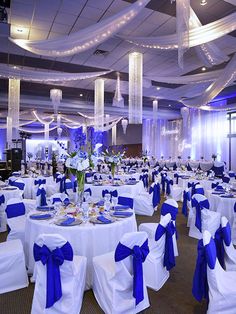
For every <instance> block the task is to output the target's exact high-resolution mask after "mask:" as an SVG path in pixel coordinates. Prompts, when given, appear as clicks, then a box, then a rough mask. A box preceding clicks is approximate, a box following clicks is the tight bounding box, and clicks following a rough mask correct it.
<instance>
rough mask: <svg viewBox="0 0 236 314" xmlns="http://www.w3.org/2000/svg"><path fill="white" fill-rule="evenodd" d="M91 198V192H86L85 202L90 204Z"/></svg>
mask: <svg viewBox="0 0 236 314" xmlns="http://www.w3.org/2000/svg"><path fill="white" fill-rule="evenodd" d="M89 197H90V193H89V192H84V199H85V202H88V199H89Z"/></svg>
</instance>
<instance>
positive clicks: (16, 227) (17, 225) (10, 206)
mask: <svg viewBox="0 0 236 314" xmlns="http://www.w3.org/2000/svg"><path fill="white" fill-rule="evenodd" d="M25 212H26V211H25V205H24V203H23V201H22V199H20V198H11V199H9V200H8V202H7V206H6V216H7V225H8V230H9V233H8V235H7V241H9V240H13V239H20V240H21V242H22V245H23V247H24V243H25V221H26V216H25Z"/></svg>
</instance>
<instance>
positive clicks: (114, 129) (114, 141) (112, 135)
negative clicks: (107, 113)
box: [111, 124, 116, 145]
mask: <svg viewBox="0 0 236 314" xmlns="http://www.w3.org/2000/svg"><path fill="white" fill-rule="evenodd" d="M111 145H116V124H115V125H114V126H113V127H112V129H111Z"/></svg>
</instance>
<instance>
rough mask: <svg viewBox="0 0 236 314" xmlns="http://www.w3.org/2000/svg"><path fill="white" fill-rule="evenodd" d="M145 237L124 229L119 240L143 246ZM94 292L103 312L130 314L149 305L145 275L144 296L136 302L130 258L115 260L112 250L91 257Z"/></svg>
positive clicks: (129, 244)
mask: <svg viewBox="0 0 236 314" xmlns="http://www.w3.org/2000/svg"><path fill="white" fill-rule="evenodd" d="M146 240H147V234H146V233H145V232H131V233H126V234H125V235H124V236H123V237H122V238H121V240H120V243H122V244H123V245H125V246H126V247H129V248H131V249H133V247H134V246H135V245H138V246H142V245H143V243H144V242H145V241H146ZM93 265H94V283H93V292H94V295H95V297H96V300H97V302H98V304H99V305H100V307H101V308H102V310H103V311H104V312H105V313H106V314H124V313H125V314H133V313H138V312H140V311H142V310H144V309H145V308H147V307H149V299H148V294H147V288H146V284H145V279H144V281H143V294H144V299H143V300H142V301H141V302H140V303H139V304H138V305H137V306H135V298H134V297H133V258H132V256H128V257H127V258H125V259H124V260H121V261H119V262H115V260H114V252H111V253H108V254H104V255H100V256H96V257H94V258H93Z"/></svg>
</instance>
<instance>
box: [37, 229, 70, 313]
mask: <svg viewBox="0 0 236 314" xmlns="http://www.w3.org/2000/svg"><path fill="white" fill-rule="evenodd" d="M33 251H34V259H35V262H36V264H35V273H34V275H35V279H36V284H38V285H39V286H40V287H42V291H43V293H46V308H51V307H52V306H53V305H54V304H55V303H56V302H57V301H59V300H60V299H61V298H62V296H63V284H68V278H70V277H72V276H73V275H74V270H75V269H74V265H73V263H71V262H72V261H73V249H72V247H71V245H70V243H69V242H67V241H66V239H64V238H63V237H62V236H61V235H59V234H41V235H39V236H38V238H37V239H36V241H35V243H34V248H33ZM37 281H38V282H37Z"/></svg>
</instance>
